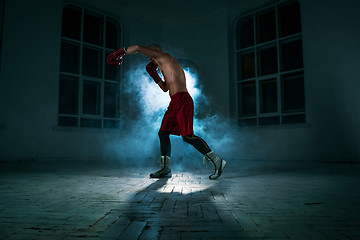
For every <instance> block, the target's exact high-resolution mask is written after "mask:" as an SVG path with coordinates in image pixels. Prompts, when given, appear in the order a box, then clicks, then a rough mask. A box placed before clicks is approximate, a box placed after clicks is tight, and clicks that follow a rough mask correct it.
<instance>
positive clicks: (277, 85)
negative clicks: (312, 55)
mask: <svg viewBox="0 0 360 240" xmlns="http://www.w3.org/2000/svg"><path fill="white" fill-rule="evenodd" d="M300 16H301V15H300V6H299V3H298V2H297V1H290V2H285V3H284V2H282V3H278V4H273V5H271V6H268V7H266V8H263V9H261V10H258V11H255V12H253V13H251V14H248V15H246V16H243V17H241V18H240V19H239V20H238V21H237V22H236V28H235V38H236V40H235V48H236V78H237V106H238V107H237V112H238V120H239V121H238V122H239V125H240V126H260V125H283V124H298V123H305V94H304V77H303V76H304V74H303V70H304V69H303V51H302V33H301V19H300Z"/></svg>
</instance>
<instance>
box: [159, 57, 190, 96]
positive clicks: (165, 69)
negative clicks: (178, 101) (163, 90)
mask: <svg viewBox="0 0 360 240" xmlns="http://www.w3.org/2000/svg"><path fill="white" fill-rule="evenodd" d="M155 61H156V62H157V63H158V65H159V68H160V70H161V73H162V75H163V76H164V78H165V79H164V80H165V84H166V85H167V87H168V89H169V94H170V96H172V95H174V94H175V93H178V92H187V89H186V78H185V73H184V70H183V68H182V66H181V64H180V63H179V62H178V61H177V60H176V59H175V58H174V57H173V56H171V55H170V54H168V53H163V54H161V55H160V56H159V57H157V58H155Z"/></svg>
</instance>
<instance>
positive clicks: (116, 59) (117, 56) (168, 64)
mask: <svg viewBox="0 0 360 240" xmlns="http://www.w3.org/2000/svg"><path fill="white" fill-rule="evenodd" d="M133 53H142V54H144V55H145V56H147V57H148V59H149V60H150V63H149V64H148V65H147V66H146V71H147V72H148V73H149V75H150V76H151V77H152V78H153V79H154V81H155V83H156V84H158V86H159V87H160V88H161V89H162V90H163V91H164V92H167V91H169V94H170V98H171V101H170V104H169V107H168V109H167V110H166V112H165V115H164V117H163V120H162V123H161V127H160V130H159V139H160V151H161V169H160V170H159V171H157V172H155V173H152V174H150V177H151V178H168V177H171V168H170V155H171V143H170V134H173V135H178V136H180V135H181V136H182V138H183V140H184V141H185V142H187V143H189V144H191V145H193V146H194V147H195V148H196V149H197V150H198V151H199V152H201V153H202V154H203V155H204V159H206V160H208V161H210V162H211V163H212V165H213V168H214V172H213V174H211V175H210V176H209V178H210V179H211V180H214V179H217V178H218V177H220V175H221V173H222V170H223V169H224V167H225V165H226V162H225V160H223V159H222V158H220V157H219V156H217V155H216V154H215V153H214V152H213V151H212V150H211V149H210V147H209V146H208V145H207V144H206V142H205V141H204V140H203V139H202V138H200V137H198V136H195V135H194V131H193V117H194V103H193V100H192V98H191V96H190V94H189V93H188V91H187V89H186V78H185V73H184V70H183V68H182V66H181V65H180V63H179V62H178V61H177V60H176V59H175V58H174V57H173V56H171V55H170V54H168V53H165V52H163V51H162V50H161V47H160V46H159V45H157V44H153V45H150V46H149V47H144V46H140V45H133V46H130V47H128V48H122V49H119V50H117V51H115V52H113V53H112V54H110V55H109V56H108V58H107V61H108V63H109V64H111V65H114V66H118V65H120V64H121V63H122V61H123V57H124V56H125V55H129V54H133ZM158 68H160V71H161V73H162V75H163V76H164V80H162V79H161V78H160V76H159V75H158V73H157V69H158Z"/></svg>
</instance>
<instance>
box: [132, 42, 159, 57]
mask: <svg viewBox="0 0 360 240" xmlns="http://www.w3.org/2000/svg"><path fill="white" fill-rule="evenodd" d="M126 50H127V52H126V54H132V53H138V52H139V53H142V54H144V55H145V56H147V57H148V58H152V59H157V58H159V57H160V56H161V55H162V54H163V52H160V51H157V50H154V49H151V48H148V47H144V46H141V45H133V46H130V47H127V49H126Z"/></svg>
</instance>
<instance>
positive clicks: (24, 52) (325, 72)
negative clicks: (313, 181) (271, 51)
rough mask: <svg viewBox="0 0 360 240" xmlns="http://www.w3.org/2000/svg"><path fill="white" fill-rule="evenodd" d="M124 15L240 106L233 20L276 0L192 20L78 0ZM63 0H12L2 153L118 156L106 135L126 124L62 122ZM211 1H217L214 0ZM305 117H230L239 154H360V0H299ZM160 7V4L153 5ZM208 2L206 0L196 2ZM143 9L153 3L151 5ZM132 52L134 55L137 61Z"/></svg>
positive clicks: (212, 91)
mask: <svg viewBox="0 0 360 240" xmlns="http://www.w3.org/2000/svg"><path fill="white" fill-rule="evenodd" d="M76 2H77V3H80V4H82V5H83V6H85V7H88V8H90V9H94V10H97V11H100V12H104V13H108V14H109V15H111V16H113V17H115V18H117V19H118V20H119V21H120V22H121V23H122V24H123V29H124V32H125V34H124V37H125V38H124V45H129V44H134V43H138V44H145V45H146V44H150V43H153V42H159V43H166V44H167V46H168V47H169V48H174V49H176V50H174V51H175V52H176V55H177V56H178V57H179V58H182V59H189V60H192V61H193V62H194V63H196V65H197V66H198V68H199V69H200V70H199V76H200V79H199V80H200V82H201V83H202V85H203V86H204V92H205V94H207V95H208V96H209V97H210V99H211V101H212V103H213V106H212V107H211V109H209V110H208V111H209V112H210V111H211V112H213V113H218V114H220V115H221V116H223V117H224V119H225V120H224V121H228V119H229V116H234V111H235V108H234V104H233V103H234V102H235V101H236V98H235V97H236V96H235V95H234V92H233V91H232V90H233V89H234V87H235V85H234V84H235V83H234V72H235V70H234V65H233V61H234V55H233V49H232V41H233V38H234V36H233V34H232V30H233V26H234V20H235V19H236V18H237V17H238V16H239V15H241V14H244V13H246V12H248V11H251V10H256V9H257V8H259V7H262V6H266V4H269V3H272V2H273V1H267V0H256V1H250V0H244V1H235V0H234V1H229V5H228V6H226V5H219V7H215V8H213V9H215V10H211V13H208V14H200V15H199V16H198V17H196V16H195V17H194V16H192V18H191V21H190V20H187V21H184V19H186V17H181V16H180V17H179V16H177V18H174V19H172V21H169V19H170V18H169V16H170V14H169V15H167V16H166V18H162V17H161V16H159V15H154V14H150V13H147V12H146V11H144V10H143V11H138V10H137V9H136V8H134V7H133V8H129V7H127V5H126V4H127V3H126V1H113V0H104V1H96V0H90V1H85V0H81V1H80V0H78V1H76ZM63 4H64V1H63V0H52V1H47V0H36V1H26V0H16V1H12V0H11V1H10V0H6V1H5V15H4V29H3V30H4V32H3V41H2V52H1V66H0V67H1V71H0V74H1V75H0V159H7V160H9V159H10V160H15V159H22V158H25V159H31V158H35V159H58V158H69V159H74V160H75V159H92V158H107V157H111V156H113V153H112V152H108V151H107V149H106V148H105V146H104V145H105V144H106V142H108V141H114V139H116V138H118V137H119V136H121V134H122V132H121V131H112V130H102V129H90V130H89V129H78V130H73V129H72V130H64V129H61V128H57V127H56V125H57V110H58V86H59V60H60V40H61V39H60V38H61V17H62V7H63ZM209 4H214V5H216V4H219V3H216V1H209ZM300 4H301V14H302V29H303V50H304V54H303V55H304V69H305V87H306V89H305V94H306V115H307V122H308V124H307V125H305V126H299V127H279V126H275V127H266V128H265V127H261V128H241V129H237V128H236V127H232V128H231V131H232V133H233V135H234V136H235V139H236V141H235V146H234V149H235V150H234V154H233V156H234V158H239V159H266V160H286V161H293V160H306V161H318V160H321V161H360V150H359V147H358V145H359V144H358V143H359V142H360V141H359V140H360V124H359V123H360V114H359V102H360V99H359V98H360V94H359V89H360V88H359V87H360V86H359V84H360V81H359V77H360V68H359V67H358V66H360V60H359V56H360V47H359V46H358V43H359V42H360V33H359V30H358V27H357V25H358V24H357V23H359V22H360V16H359V14H357V9H359V4H358V2H357V1H355V0H346V1H342V2H341V3H339V2H338V1H316V2H314V1H310V0H301V1H300ZM154 7H156V8H158V7H159V6H154ZM197 7H199V9H200V7H201V4H200V5H199V6H197ZM145 9H146V8H145ZM138 58H139V57H134V58H133V59H129V60H128V61H127V63H126V64H127V65H128V66H129V65H131V63H134V62H136V61H138Z"/></svg>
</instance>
